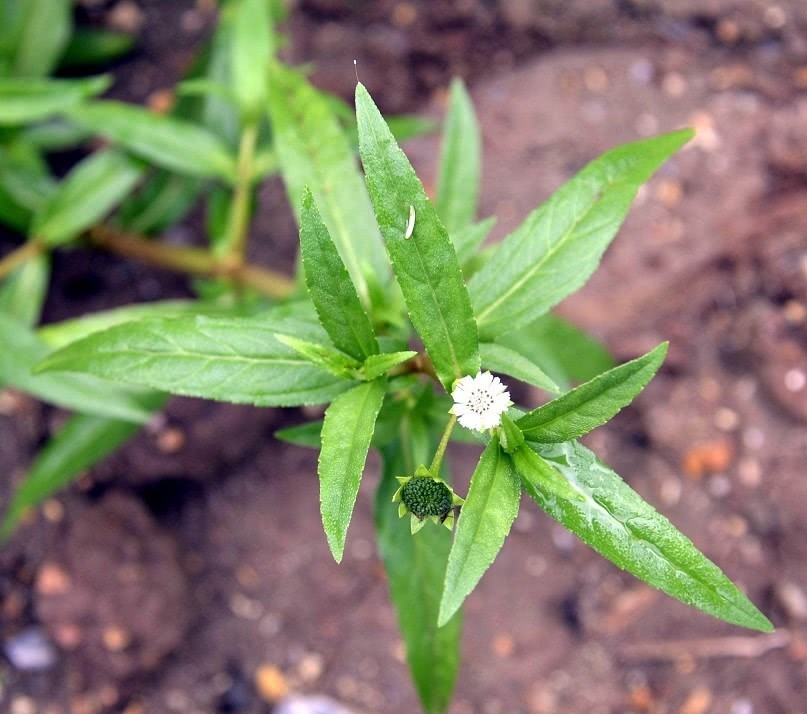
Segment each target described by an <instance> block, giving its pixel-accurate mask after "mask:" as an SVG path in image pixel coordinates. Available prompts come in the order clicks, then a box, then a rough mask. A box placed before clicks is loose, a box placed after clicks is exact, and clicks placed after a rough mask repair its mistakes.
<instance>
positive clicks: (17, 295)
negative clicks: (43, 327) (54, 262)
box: [0, 255, 50, 327]
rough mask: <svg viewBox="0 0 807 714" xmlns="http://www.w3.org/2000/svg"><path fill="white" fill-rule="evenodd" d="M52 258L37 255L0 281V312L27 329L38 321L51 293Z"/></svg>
mask: <svg viewBox="0 0 807 714" xmlns="http://www.w3.org/2000/svg"><path fill="white" fill-rule="evenodd" d="M49 280H50V258H49V257H48V256H47V255H36V256H34V257H33V258H30V259H29V260H27V261H25V263H23V264H22V265H21V266H20V267H18V268H17V269H16V270H14V271H13V272H12V273H11V274H10V275H9V276H8V277H7V278H6V279H5V280H3V281H2V282H0V313H5V314H6V315H9V316H11V317H13V318H14V319H15V320H17V321H18V322H20V323H22V324H23V325H26V326H28V327H33V326H34V325H35V324H36V323H38V322H39V318H40V317H41V315H42V305H43V304H44V303H45V296H46V295H47V292H48V281H49Z"/></svg>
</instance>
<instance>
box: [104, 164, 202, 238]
mask: <svg viewBox="0 0 807 714" xmlns="http://www.w3.org/2000/svg"><path fill="white" fill-rule="evenodd" d="M201 189H202V181H201V180H200V179H196V178H190V177H189V176H177V175H176V174H173V173H171V172H169V171H165V170H159V171H157V172H156V173H154V174H153V175H152V176H150V177H149V179H148V181H146V183H145V184H144V185H143V186H142V188H140V189H139V190H138V191H137V192H136V193H134V194H132V195H130V196H128V197H127V199H126V200H125V201H124V202H123V203H122V204H121V207H120V210H119V211H118V213H117V215H116V222H117V223H119V224H120V226H121V227H122V228H124V229H125V230H127V231H131V232H132V233H139V234H141V235H149V234H154V233H159V232H162V231H164V230H166V229H167V228H169V227H171V226H173V225H175V224H176V223H178V222H179V221H180V220H182V218H184V217H185V216H186V215H187V213H188V212H189V211H190V210H191V208H193V206H194V204H195V203H196V201H197V200H198V198H199V195H200V193H201Z"/></svg>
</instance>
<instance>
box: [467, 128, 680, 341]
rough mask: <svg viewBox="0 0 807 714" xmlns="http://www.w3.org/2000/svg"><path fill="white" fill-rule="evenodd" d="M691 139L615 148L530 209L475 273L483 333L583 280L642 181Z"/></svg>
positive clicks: (514, 324)
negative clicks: (545, 200) (529, 212)
mask: <svg viewBox="0 0 807 714" xmlns="http://www.w3.org/2000/svg"><path fill="white" fill-rule="evenodd" d="M691 137H692V131H691V130H684V131H676V132H673V133H671V134H664V135H662V136H657V137H654V138H652V139H645V140H643V141H637V142H634V143H631V144H625V145H624V146H620V147H618V148H616V149H612V150H611V151H608V152H606V153H605V154H603V155H602V156H600V157H599V158H598V159H596V160H595V161H593V162H591V163H590V164H589V165H588V166H586V167H585V168H584V169H583V170H582V171H581V172H580V173H579V174H577V176H575V177H574V178H573V179H571V180H570V181H568V182H566V183H565V184H564V185H563V186H562V187H561V188H560V189H559V190H558V191H557V192H556V193H555V194H554V195H553V196H552V197H551V198H550V199H549V200H548V201H547V202H546V203H544V204H543V205H542V206H541V207H540V208H537V209H536V210H535V211H533V212H532V213H531V214H530V215H529V216H528V217H527V219H526V220H525V221H524V223H522V224H521V226H519V227H518V228H517V229H516V230H515V231H514V232H513V233H511V234H510V235H509V236H507V238H505V239H504V241H503V242H502V243H501V245H500V246H499V247H498V249H497V250H496V252H495V253H494V254H493V256H492V257H491V259H490V260H489V261H488V262H487V263H486V264H485V265H484V266H483V267H482V268H481V270H479V272H477V273H476V274H475V275H474V276H473V277H472V278H471V281H470V283H469V285H468V289H469V291H470V294H471V300H472V302H473V306H474V311H475V314H476V317H477V322H478V324H479V334H480V335H481V336H482V337H483V338H487V339H491V338H495V337H497V336H498V335H502V334H504V333H506V332H510V331H511V330H515V329H517V328H519V327H521V326H523V325H528V324H529V323H531V322H532V321H533V320H535V319H536V318H538V317H540V316H541V315H542V314H544V313H545V312H547V311H548V310H549V309H550V308H552V307H553V306H554V305H556V304H557V303H558V302H560V301H561V300H562V299H563V298H565V297H566V296H567V295H570V294H571V293H573V292H574V291H575V290H577V289H578V288H580V287H581V286H582V285H584V284H585V282H586V281H587V280H588V279H589V277H590V276H591V274H592V273H593V272H594V270H596V268H597V266H598V264H599V262H600V258H601V257H602V254H603V251H604V250H605V249H606V247H607V246H608V244H609V243H610V242H611V240H612V239H613V237H614V236H615V235H616V232H617V230H618V229H619V226H620V225H621V223H622V221H623V220H624V218H625V216H626V215H627V213H628V210H629V209H630V205H631V202H632V201H633V199H634V197H635V196H636V191H637V190H638V189H639V186H641V185H642V184H643V183H644V182H645V181H647V179H648V178H650V176H651V175H652V174H653V172H654V171H655V170H656V169H658V167H659V166H661V164H663V163H664V162H665V161H666V160H667V159H668V158H669V157H670V156H671V155H672V154H674V153H675V152H676V151H678V149H680V148H681V147H682V146H683V145H684V144H685V143H686V142H687V141H688V140H689V139H690V138H691Z"/></svg>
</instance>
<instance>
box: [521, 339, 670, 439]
mask: <svg viewBox="0 0 807 714" xmlns="http://www.w3.org/2000/svg"><path fill="white" fill-rule="evenodd" d="M667 346H668V343H667V342H662V343H661V344H660V345H659V346H658V347H656V348H655V349H654V350H651V351H650V352H648V353H647V354H646V355H643V356H642V357H638V358H637V359H635V360H632V361H630V362H626V363H625V364H622V365H620V366H619V367H614V369H611V370H609V371H608V372H604V373H603V374H601V375H599V376H598V377H595V378H594V379H592V380H591V381H589V382H586V383H585V384H581V385H580V386H579V387H577V388H576V389H573V390H572V391H571V392H567V393H566V394H564V395H563V396H561V397H558V398H557V399H554V400H552V401H551V402H549V403H548V404H544V405H543V406H541V407H538V408H537V409H533V411H531V412H530V413H529V414H525V415H524V416H523V417H521V418H520V419H519V420H518V421H517V422H516V423H517V424H518V426H519V428H520V429H521V431H522V432H523V433H524V438H525V439H528V440H530V441H538V442H541V443H544V444H558V443H560V442H562V441H571V440H572V439H577V438H579V437H581V436H583V435H584V434H588V432H590V431H591V430H592V429H595V428H596V427H598V426H600V425H601V424H605V422H607V421H608V420H609V419H611V417H613V416H614V415H615V414H616V413H617V412H619V411H620V410H621V409H622V408H623V407H625V406H627V405H628V404H630V403H631V402H632V401H633V400H634V398H635V397H636V395H637V394H639V392H641V391H642V390H643V389H644V388H645V386H646V385H647V383H648V382H649V381H650V380H651V379H652V378H653V375H654V374H655V373H656V371H657V370H658V368H659V367H660V366H661V363H662V362H663V361H664V357H665V356H666V354H667Z"/></svg>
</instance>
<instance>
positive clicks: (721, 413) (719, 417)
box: [715, 407, 740, 431]
mask: <svg viewBox="0 0 807 714" xmlns="http://www.w3.org/2000/svg"><path fill="white" fill-rule="evenodd" d="M739 425H740V416H739V415H738V414H737V412H735V411H734V410H733V409H729V408H728V407H720V409H718V410H717V411H716V412H715V426H716V427H717V428H718V429H720V431H734V430H735V429H736V428H737V427H738V426H739Z"/></svg>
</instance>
